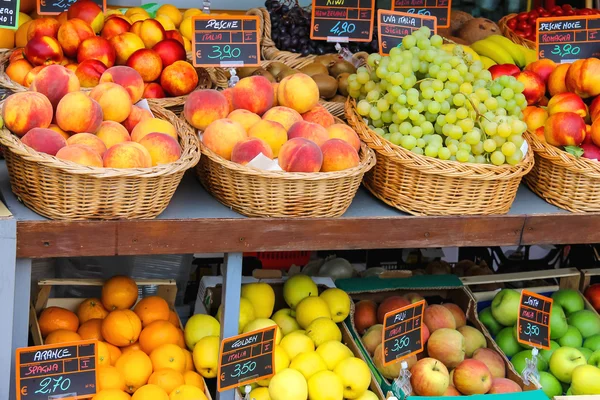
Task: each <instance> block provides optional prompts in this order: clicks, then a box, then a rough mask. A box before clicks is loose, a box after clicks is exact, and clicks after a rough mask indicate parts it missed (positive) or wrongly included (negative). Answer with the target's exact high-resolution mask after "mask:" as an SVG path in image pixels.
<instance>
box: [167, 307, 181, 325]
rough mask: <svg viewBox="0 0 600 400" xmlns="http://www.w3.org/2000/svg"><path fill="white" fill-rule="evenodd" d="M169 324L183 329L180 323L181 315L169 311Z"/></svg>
mask: <svg viewBox="0 0 600 400" xmlns="http://www.w3.org/2000/svg"><path fill="white" fill-rule="evenodd" d="M169 322H170V323H172V324H173V325H175V327H176V328H179V327H181V324H180V323H179V315H177V313H176V312H175V311H173V310H169Z"/></svg>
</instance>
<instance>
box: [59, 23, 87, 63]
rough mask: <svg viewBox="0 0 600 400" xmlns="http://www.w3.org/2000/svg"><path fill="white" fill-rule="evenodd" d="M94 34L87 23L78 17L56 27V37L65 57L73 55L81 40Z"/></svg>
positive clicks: (75, 53)
mask: <svg viewBox="0 0 600 400" xmlns="http://www.w3.org/2000/svg"><path fill="white" fill-rule="evenodd" d="M94 36H96V34H95V33H94V31H93V30H92V27H91V26H90V25H89V24H88V23H86V22H84V21H83V20H80V19H79V18H73V19H70V20H68V21H67V22H65V23H64V24H62V25H61V26H60V28H58V33H57V36H56V37H57V39H58V43H60V45H61V46H62V48H63V53H64V54H65V55H66V56H67V57H75V56H76V55H77V49H78V48H79V45H80V44H81V42H83V41H84V40H85V39H87V38H90V37H94Z"/></svg>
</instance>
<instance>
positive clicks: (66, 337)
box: [44, 329, 81, 344]
mask: <svg viewBox="0 0 600 400" xmlns="http://www.w3.org/2000/svg"><path fill="white" fill-rule="evenodd" d="M80 340H81V336H79V335H78V334H77V333H76V332H73V331H68V330H66V329H59V330H57V331H53V332H51V333H50V334H49V335H48V336H46V339H45V340H44V344H56V343H69V342H79V341H80Z"/></svg>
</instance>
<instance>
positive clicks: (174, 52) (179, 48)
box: [152, 39, 186, 67]
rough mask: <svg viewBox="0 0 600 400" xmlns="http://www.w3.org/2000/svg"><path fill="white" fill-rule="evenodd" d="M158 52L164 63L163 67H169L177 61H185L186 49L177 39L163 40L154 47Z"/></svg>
mask: <svg viewBox="0 0 600 400" xmlns="http://www.w3.org/2000/svg"><path fill="white" fill-rule="evenodd" d="M152 50H154V51H156V52H157V53H158V55H159V56H160V58H161V59H162V62H163V67H168V66H169V65H171V64H173V63H174V62H175V61H185V59H186V54H185V47H183V45H182V44H181V43H179V42H178V41H177V40H175V39H165V40H161V41H160V42H158V43H157V44H155V45H154V47H152Z"/></svg>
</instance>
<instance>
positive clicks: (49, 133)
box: [21, 128, 67, 156]
mask: <svg viewBox="0 0 600 400" xmlns="http://www.w3.org/2000/svg"><path fill="white" fill-rule="evenodd" d="M21 141H22V142H23V144H24V145H26V146H29V147H31V148H32V149H34V150H36V151H39V152H40V153H46V154H50V155H51V156H54V155H56V153H57V152H58V151H59V150H60V149H62V148H63V147H65V146H66V145H67V141H66V140H65V138H64V137H62V136H61V135H60V134H59V133H57V132H55V131H53V130H51V129H48V128H33V129H32V130H30V131H29V132H27V133H26V134H25V136H23V137H22V138H21Z"/></svg>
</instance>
